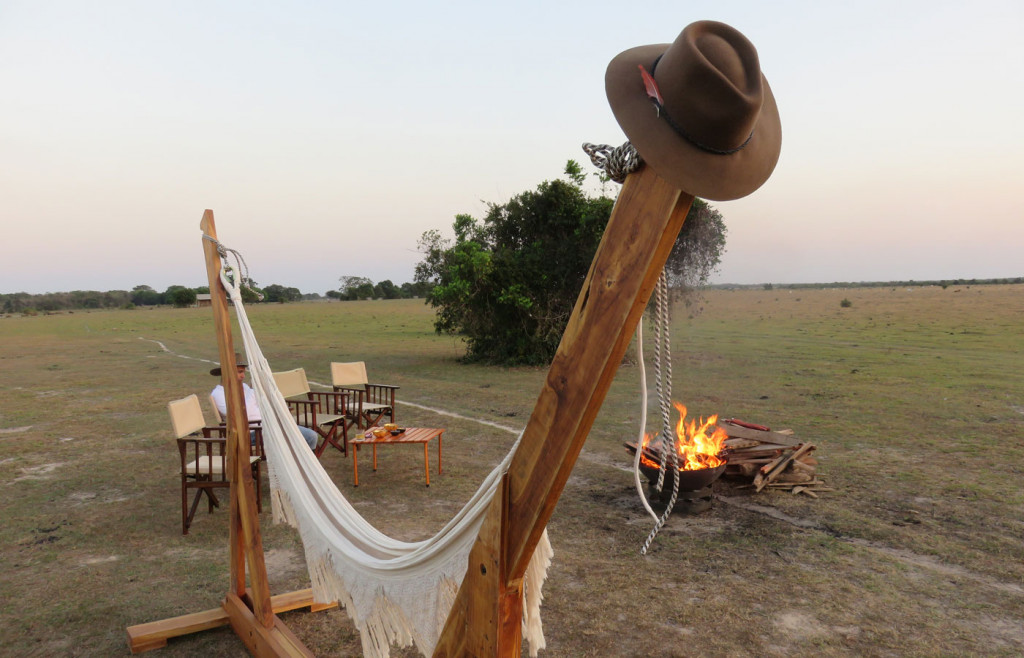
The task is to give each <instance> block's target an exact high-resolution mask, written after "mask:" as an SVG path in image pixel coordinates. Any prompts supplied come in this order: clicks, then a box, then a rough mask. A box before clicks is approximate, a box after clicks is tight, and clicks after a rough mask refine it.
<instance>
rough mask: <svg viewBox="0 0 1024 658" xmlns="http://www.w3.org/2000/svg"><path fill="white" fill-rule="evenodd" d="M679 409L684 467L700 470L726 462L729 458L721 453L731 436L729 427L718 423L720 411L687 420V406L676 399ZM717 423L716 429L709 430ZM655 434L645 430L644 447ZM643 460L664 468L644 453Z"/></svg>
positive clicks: (678, 446)
mask: <svg viewBox="0 0 1024 658" xmlns="http://www.w3.org/2000/svg"><path fill="white" fill-rule="evenodd" d="M672 404H673V405H674V406H675V408H676V410H677V411H678V412H679V422H678V423H676V450H677V451H678V453H679V470H680V471H699V470H700V469H702V468H714V467H716V466H721V465H722V464H724V463H725V459H724V458H722V457H719V453H720V452H722V448H723V446H724V445H725V440H726V439H727V438H729V435H728V434H726V432H725V430H723V429H719V428H718V427H715V423H717V422H718V414H715V415H713V416H711V417H709V418H708V419H707V420H704V419H703V418H701V419H699V420H692V419H691V420H690V422H686V407H685V406H683V405H682V404H680V403H678V402H673V403H672ZM713 427H714V431H711V432H710V434H709V430H711V428H713ZM654 436H655V435H653V434H645V435H644V442H643V446H642V448H646V447H647V444H648V443H650V441H651V439H653V438H654ZM640 460H641V462H642V463H643V464H645V465H646V466H649V467H651V468H661V465H660V464H656V463H654V462H653V461H651V460H650V459H648V458H647V457H646V456H644V455H642V454H641V457H640Z"/></svg>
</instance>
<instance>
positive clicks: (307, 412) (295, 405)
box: [285, 398, 320, 427]
mask: <svg viewBox="0 0 1024 658" xmlns="http://www.w3.org/2000/svg"><path fill="white" fill-rule="evenodd" d="M285 402H287V403H288V408H289V409H291V410H292V413H294V414H295V422H296V423H298V424H299V425H302V426H303V427H316V414H317V412H318V411H319V410H320V403H319V402H318V401H316V400H310V399H308V398H285Z"/></svg>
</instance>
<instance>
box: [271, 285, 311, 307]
mask: <svg viewBox="0 0 1024 658" xmlns="http://www.w3.org/2000/svg"><path fill="white" fill-rule="evenodd" d="M263 295H264V297H263V301H265V302H268V303H269V302H278V303H280V304H283V303H285V302H297V301H299V300H300V299H302V293H301V292H299V289H298V288H287V287H285V286H282V285H279V284H276V283H272V284H270V285H269V286H267V287H266V288H264V289H263Z"/></svg>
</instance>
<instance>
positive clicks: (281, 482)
mask: <svg viewBox="0 0 1024 658" xmlns="http://www.w3.org/2000/svg"><path fill="white" fill-rule="evenodd" d="M240 271H241V270H240V269H235V271H234V273H233V276H226V275H225V273H224V271H223V270H222V272H221V281H222V282H223V283H224V287H225V289H226V290H227V291H228V292H229V294H230V295H231V301H232V302H233V303H234V306H235V311H236V312H237V315H238V324H239V327H240V329H241V335H242V341H243V343H244V345H245V352H246V355H247V357H248V359H249V367H250V370H251V372H252V387H253V390H254V391H255V393H256V399H257V401H258V403H259V407H260V413H261V414H262V416H263V440H264V447H265V450H266V454H267V463H268V465H269V472H270V490H271V503H272V508H273V512H274V520H275V521H282V520H283V521H285V522H286V523H288V524H290V525H292V526H294V527H295V528H297V529H298V531H299V534H300V535H301V537H302V544H303V546H304V547H305V551H306V564H307V566H308V568H309V578H310V581H311V582H312V587H313V598H314V600H315V601H317V602H321V603H326V602H330V601H338V602H339V603H340V604H341V605H343V606H344V607H345V609H346V610H347V611H348V614H349V616H350V617H351V618H352V621H353V623H354V624H355V626H356V628H357V629H358V630H359V635H360V637H361V639H362V643H363V655H364V656H367V657H373V658H377V657H380V658H387V656H389V654H390V646H391V644H397V645H398V646H402V647H404V646H409V645H410V644H412V643H415V644H416V647H417V648H418V649H419V650H420V651H421V652H422V653H423V654H425V655H431V654H432V653H433V651H434V646H435V645H436V644H437V641H438V639H439V638H440V635H441V631H442V630H443V628H444V623H445V620H446V619H447V618H448V613H449V611H450V610H451V607H452V605H453V603H454V601H455V596H456V594H457V592H458V589H459V585H460V584H461V582H462V578H463V577H464V576H465V573H466V567H467V563H468V559H469V552H470V549H471V548H472V547H473V544H474V542H475V540H476V537H477V534H478V532H479V529H480V526H481V524H482V523H483V520H484V516H485V514H486V512H487V508H488V506H489V505H490V502H491V499H492V497H493V496H494V492H495V491H496V489H497V487H498V485H499V483H500V482H501V478H502V475H503V474H504V473H505V471H506V470H507V468H508V464H509V462H510V461H511V457H512V453H513V452H514V451H515V446H513V448H512V450H511V451H510V452H509V454H508V455H507V456H506V457H505V458H504V459H503V460H502V462H501V463H500V464H498V466H497V467H495V469H494V470H493V471H491V473H490V474H489V475H488V476H487V477H486V479H485V480H484V482H483V484H481V485H480V488H479V489H478V490H477V492H476V493H475V494H473V497H472V498H471V499H470V500H469V502H468V503H466V506H465V507H463V508H462V510H461V511H459V513H458V514H456V515H455V518H453V519H452V520H451V521H449V522H448V524H447V525H445V527H444V528H442V529H441V531H440V532H438V533H437V534H436V535H434V536H433V537H431V538H430V539H427V540H425V541H419V542H401V541H397V540H394V539H391V538H390V537H388V536H387V535H385V534H383V533H381V532H380V531H378V530H377V529H376V528H374V527H373V526H372V525H370V523H369V522H367V521H366V519H364V518H363V517H362V516H361V515H360V514H359V513H358V512H357V511H356V510H355V509H354V508H353V507H352V505H351V503H349V502H348V500H346V499H345V497H344V496H343V495H342V494H341V492H340V491H338V488H337V487H336V486H335V485H334V482H332V481H331V479H330V477H328V475H327V473H326V471H324V469H323V466H321V465H320V461H319V460H318V459H317V458H316V456H315V455H314V454H313V451H312V450H310V449H309V446H308V445H307V444H306V441H305V440H304V439H303V438H302V436H301V435H300V434H299V431H298V428H297V426H296V425H295V418H294V417H293V416H292V415H291V413H290V412H289V410H288V405H287V403H286V402H285V401H284V398H283V397H282V396H281V393H280V391H278V389H277V386H276V384H275V383H274V377H273V374H272V373H271V370H270V366H269V365H268V363H267V360H266V359H265V358H264V357H263V353H262V351H261V350H260V347H259V345H258V344H257V342H256V337H255V335H254V334H253V331H252V327H251V325H250V324H249V319H248V317H247V316H246V314H245V307H244V306H243V305H242V298H241V292H240V289H239V285H238V282H240V280H241V279H242V278H243V277H242V276H240V275H239V274H238V272H240ZM232 279H235V280H237V281H232ZM521 436H522V435H521V434H520V437H521ZM518 443H519V441H518V440H517V441H516V445H518ZM551 557H552V550H551V544H550V543H549V542H548V535H547V530H546V529H545V530H544V533H543V535H542V536H541V539H540V542H539V543H538V544H537V548H536V550H535V551H534V554H533V557H532V558H531V560H530V564H529V566H528V567H527V570H526V574H525V576H524V578H523V590H524V601H523V637H524V639H525V640H526V641H527V643H528V646H529V649H530V655H531V656H536V655H537V651H538V650H539V649H543V648H544V645H545V642H544V635H543V631H542V628H541V623H540V602H541V598H542V596H541V587H542V585H543V583H544V579H545V577H546V574H547V568H548V565H550V564H551Z"/></svg>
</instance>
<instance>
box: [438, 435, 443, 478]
mask: <svg viewBox="0 0 1024 658" xmlns="http://www.w3.org/2000/svg"><path fill="white" fill-rule="evenodd" d="M442 434H443V432H442ZM437 472H438V473H440V472H441V434H438V435H437Z"/></svg>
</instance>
